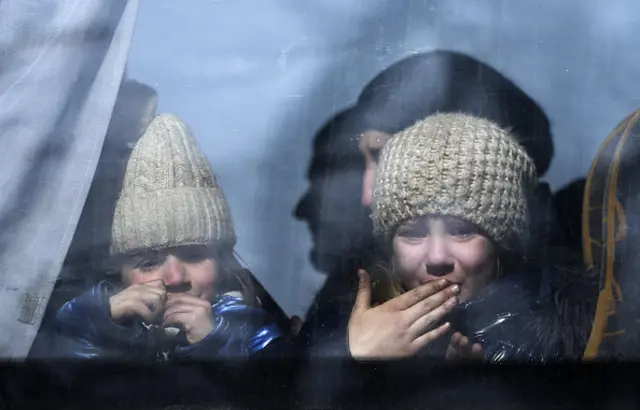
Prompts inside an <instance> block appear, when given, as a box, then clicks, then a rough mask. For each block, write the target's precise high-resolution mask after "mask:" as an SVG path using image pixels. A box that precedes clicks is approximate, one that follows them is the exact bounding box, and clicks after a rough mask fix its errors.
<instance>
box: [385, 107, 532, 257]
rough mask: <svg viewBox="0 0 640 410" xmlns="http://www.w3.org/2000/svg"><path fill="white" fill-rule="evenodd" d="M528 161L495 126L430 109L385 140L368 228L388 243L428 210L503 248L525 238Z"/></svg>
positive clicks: (519, 244) (520, 244)
mask: <svg viewBox="0 0 640 410" xmlns="http://www.w3.org/2000/svg"><path fill="white" fill-rule="evenodd" d="M535 182H536V171H535V166H534V163H533V160H532V159H531V158H530V157H529V156H528V155H527V153H526V152H525V150H524V148H523V147H522V146H521V145H520V144H518V143H517V142H516V140H515V138H514V137H512V136H511V135H510V134H509V133H508V132H507V131H505V130H503V129H501V128H500V127H498V126H497V125H496V124H494V123H492V122H490V121H488V120H485V119H481V118H476V117H472V116H469V115H466V114H436V115H432V116H430V117H427V118H426V119H424V120H422V121H419V122H418V123H416V124H415V125H413V126H411V127H409V128H407V129H406V130H404V131H401V132H399V133H397V134H396V135H394V137H393V138H392V139H391V140H390V141H389V142H388V143H387V144H386V145H385V147H384V149H383V152H382V155H381V159H380V165H379V168H378V174H377V180H376V187H375V190H374V201H373V222H374V229H375V233H376V235H377V236H378V237H380V238H381V239H383V240H384V241H385V243H387V244H388V243H389V241H390V240H391V238H392V236H393V235H394V233H395V230H396V228H397V227H398V225H399V224H401V223H402V222H404V221H406V220H408V219H411V218H415V217H419V216H424V215H429V214H439V215H447V216H454V217H459V218H462V219H465V220H467V221H469V222H471V223H473V224H475V225H476V226H478V227H479V228H481V229H482V230H484V231H485V232H486V233H487V234H488V235H489V237H490V238H491V239H492V240H494V241H495V242H496V243H497V244H498V245H499V246H501V247H502V248H503V249H505V250H522V249H523V247H524V246H525V245H526V241H527V240H528V205H527V199H528V195H529V193H530V192H531V189H532V188H533V187H534V184H535Z"/></svg>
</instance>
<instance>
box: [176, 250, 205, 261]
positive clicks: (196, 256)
mask: <svg viewBox="0 0 640 410" xmlns="http://www.w3.org/2000/svg"><path fill="white" fill-rule="evenodd" d="M207 257H208V256H207V255H206V254H205V253H204V252H197V251H193V252H185V253H184V254H182V255H180V259H182V260H183V261H184V262H187V263H197V262H201V261H203V260H205V259H207Z"/></svg>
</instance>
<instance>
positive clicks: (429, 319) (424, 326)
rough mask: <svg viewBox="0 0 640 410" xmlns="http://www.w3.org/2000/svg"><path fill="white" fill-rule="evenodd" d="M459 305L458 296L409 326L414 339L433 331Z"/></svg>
mask: <svg viewBox="0 0 640 410" xmlns="http://www.w3.org/2000/svg"><path fill="white" fill-rule="evenodd" d="M457 303H458V298H457V297H456V296H453V297H451V298H449V300H447V301H446V302H445V303H443V304H442V305H440V306H438V307H437V308H435V309H434V310H432V311H431V312H429V313H427V314H425V315H423V316H422V317H421V318H419V319H418V320H416V321H415V322H413V323H412V324H411V325H410V326H409V331H410V332H412V334H413V335H414V337H419V336H420V335H422V334H423V333H425V332H426V331H427V330H429V329H431V327H432V326H433V325H435V324H436V323H438V322H439V321H440V320H441V319H442V318H443V317H444V316H445V315H446V314H447V313H449V312H451V309H453V308H454V307H455V306H456V304H457Z"/></svg>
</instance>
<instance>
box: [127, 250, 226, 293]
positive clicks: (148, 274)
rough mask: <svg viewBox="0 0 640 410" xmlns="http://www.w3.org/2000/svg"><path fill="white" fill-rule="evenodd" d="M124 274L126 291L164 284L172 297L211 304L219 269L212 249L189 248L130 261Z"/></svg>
mask: <svg viewBox="0 0 640 410" xmlns="http://www.w3.org/2000/svg"><path fill="white" fill-rule="evenodd" d="M121 274H122V281H123V282H124V284H125V286H127V287H128V286H131V285H135V284H144V283H147V282H150V281H157V280H161V281H162V282H163V283H164V285H165V286H166V288H167V291H168V292H169V293H187V294H189V295H192V296H195V297H198V298H201V299H205V300H211V299H212V298H213V296H214V294H215V284H216V282H217V279H218V267H217V264H216V260H215V259H214V258H213V256H212V251H211V249H210V248H207V247H204V246H188V247H183V248H173V249H166V250H163V251H158V252H149V253H144V254H137V255H133V256H130V257H127V258H126V260H125V262H124V264H123V267H122V271H121Z"/></svg>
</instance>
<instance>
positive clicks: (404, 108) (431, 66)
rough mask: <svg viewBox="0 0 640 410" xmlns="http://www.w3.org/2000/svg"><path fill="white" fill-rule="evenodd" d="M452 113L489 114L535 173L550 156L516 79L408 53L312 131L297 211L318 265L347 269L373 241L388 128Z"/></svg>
mask: <svg viewBox="0 0 640 410" xmlns="http://www.w3.org/2000/svg"><path fill="white" fill-rule="evenodd" d="M438 112H440V113H442V112H445V113H446V112H457V113H465V114H469V115H474V116H476V117H481V118H486V119H489V120H491V121H493V122H495V123H496V124H498V125H499V126H501V127H504V128H506V129H509V130H511V131H512V132H513V134H514V135H516V136H517V137H518V140H519V142H520V143H521V144H522V145H523V146H524V147H525V149H526V150H527V152H528V153H529V155H531V156H532V157H533V159H534V162H535V164H536V168H537V171H538V175H539V176H542V175H543V174H544V173H545V172H546V171H547V169H548V167H549V164H550V162H551V159H552V157H553V142H552V139H551V134H550V125H549V120H548V119H547V117H546V115H545V113H544V112H543V110H542V109H541V108H540V107H539V106H538V104H536V102H535V101H533V100H532V99H531V98H530V97H529V96H527V95H526V94H525V93H524V92H523V91H522V90H520V88H518V87H517V86H516V85H515V84H514V83H513V82H511V81H510V80H509V79H507V78H506V77H504V76H503V75H502V74H500V73H499V72H498V71H496V70H495V69H493V68H491V67H489V66H488V65H486V64H484V63H482V62H480V61H478V60H476V59H474V58H473V57H470V56H467V55H464V54H461V53H456V52H451V51H433V52H429V53H421V54H415V55H412V56H410V57H407V58H405V59H403V60H401V61H399V62H397V63H395V64H393V65H391V66H390V67H388V68H387V69H385V70H383V71H382V72H381V73H380V74H379V75H377V76H376V77H375V78H374V79H372V80H371V81H370V82H369V83H368V84H367V86H366V87H365V88H364V89H363V91H362V93H361V94H360V97H359V98H358V102H357V104H356V105H355V106H354V107H352V108H351V109H348V110H345V111H343V112H341V113H339V114H338V115H337V116H336V117H334V118H333V119H332V120H330V121H329V122H328V123H327V124H326V125H325V126H324V127H323V128H322V129H321V130H320V131H319V132H318V134H317V136H316V139H315V141H314V154H313V159H312V162H311V166H310V169H309V175H308V176H309V182H310V187H309V189H308V191H307V192H306V193H305V194H304V195H303V197H302V199H301V200H300V202H299V203H298V205H297V207H296V211H295V216H296V217H297V218H298V219H301V220H305V221H306V222H307V223H308V224H309V227H310V230H311V233H312V236H313V240H314V250H313V251H312V255H311V257H312V261H313V263H314V265H315V266H316V267H317V268H318V269H319V270H321V271H325V272H328V271H331V270H333V269H340V267H341V266H342V267H346V266H345V265H344V262H342V261H345V260H353V259H354V257H355V259H356V260H357V259H360V258H361V257H362V254H363V251H368V250H369V248H370V247H371V244H372V234H371V222H370V220H369V218H368V214H369V213H370V210H369V206H370V205H371V201H372V193H373V183H374V181H375V175H376V170H377V156H378V154H379V152H380V150H381V149H382V148H383V147H384V144H385V143H386V142H387V141H388V140H389V139H390V138H392V136H393V134H395V133H397V132H399V131H401V130H403V129H405V128H407V127H409V126H411V125H413V124H414V123H416V122H417V121H420V120H422V119H424V118H425V117H427V116H429V115H432V114H435V113H438Z"/></svg>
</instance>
